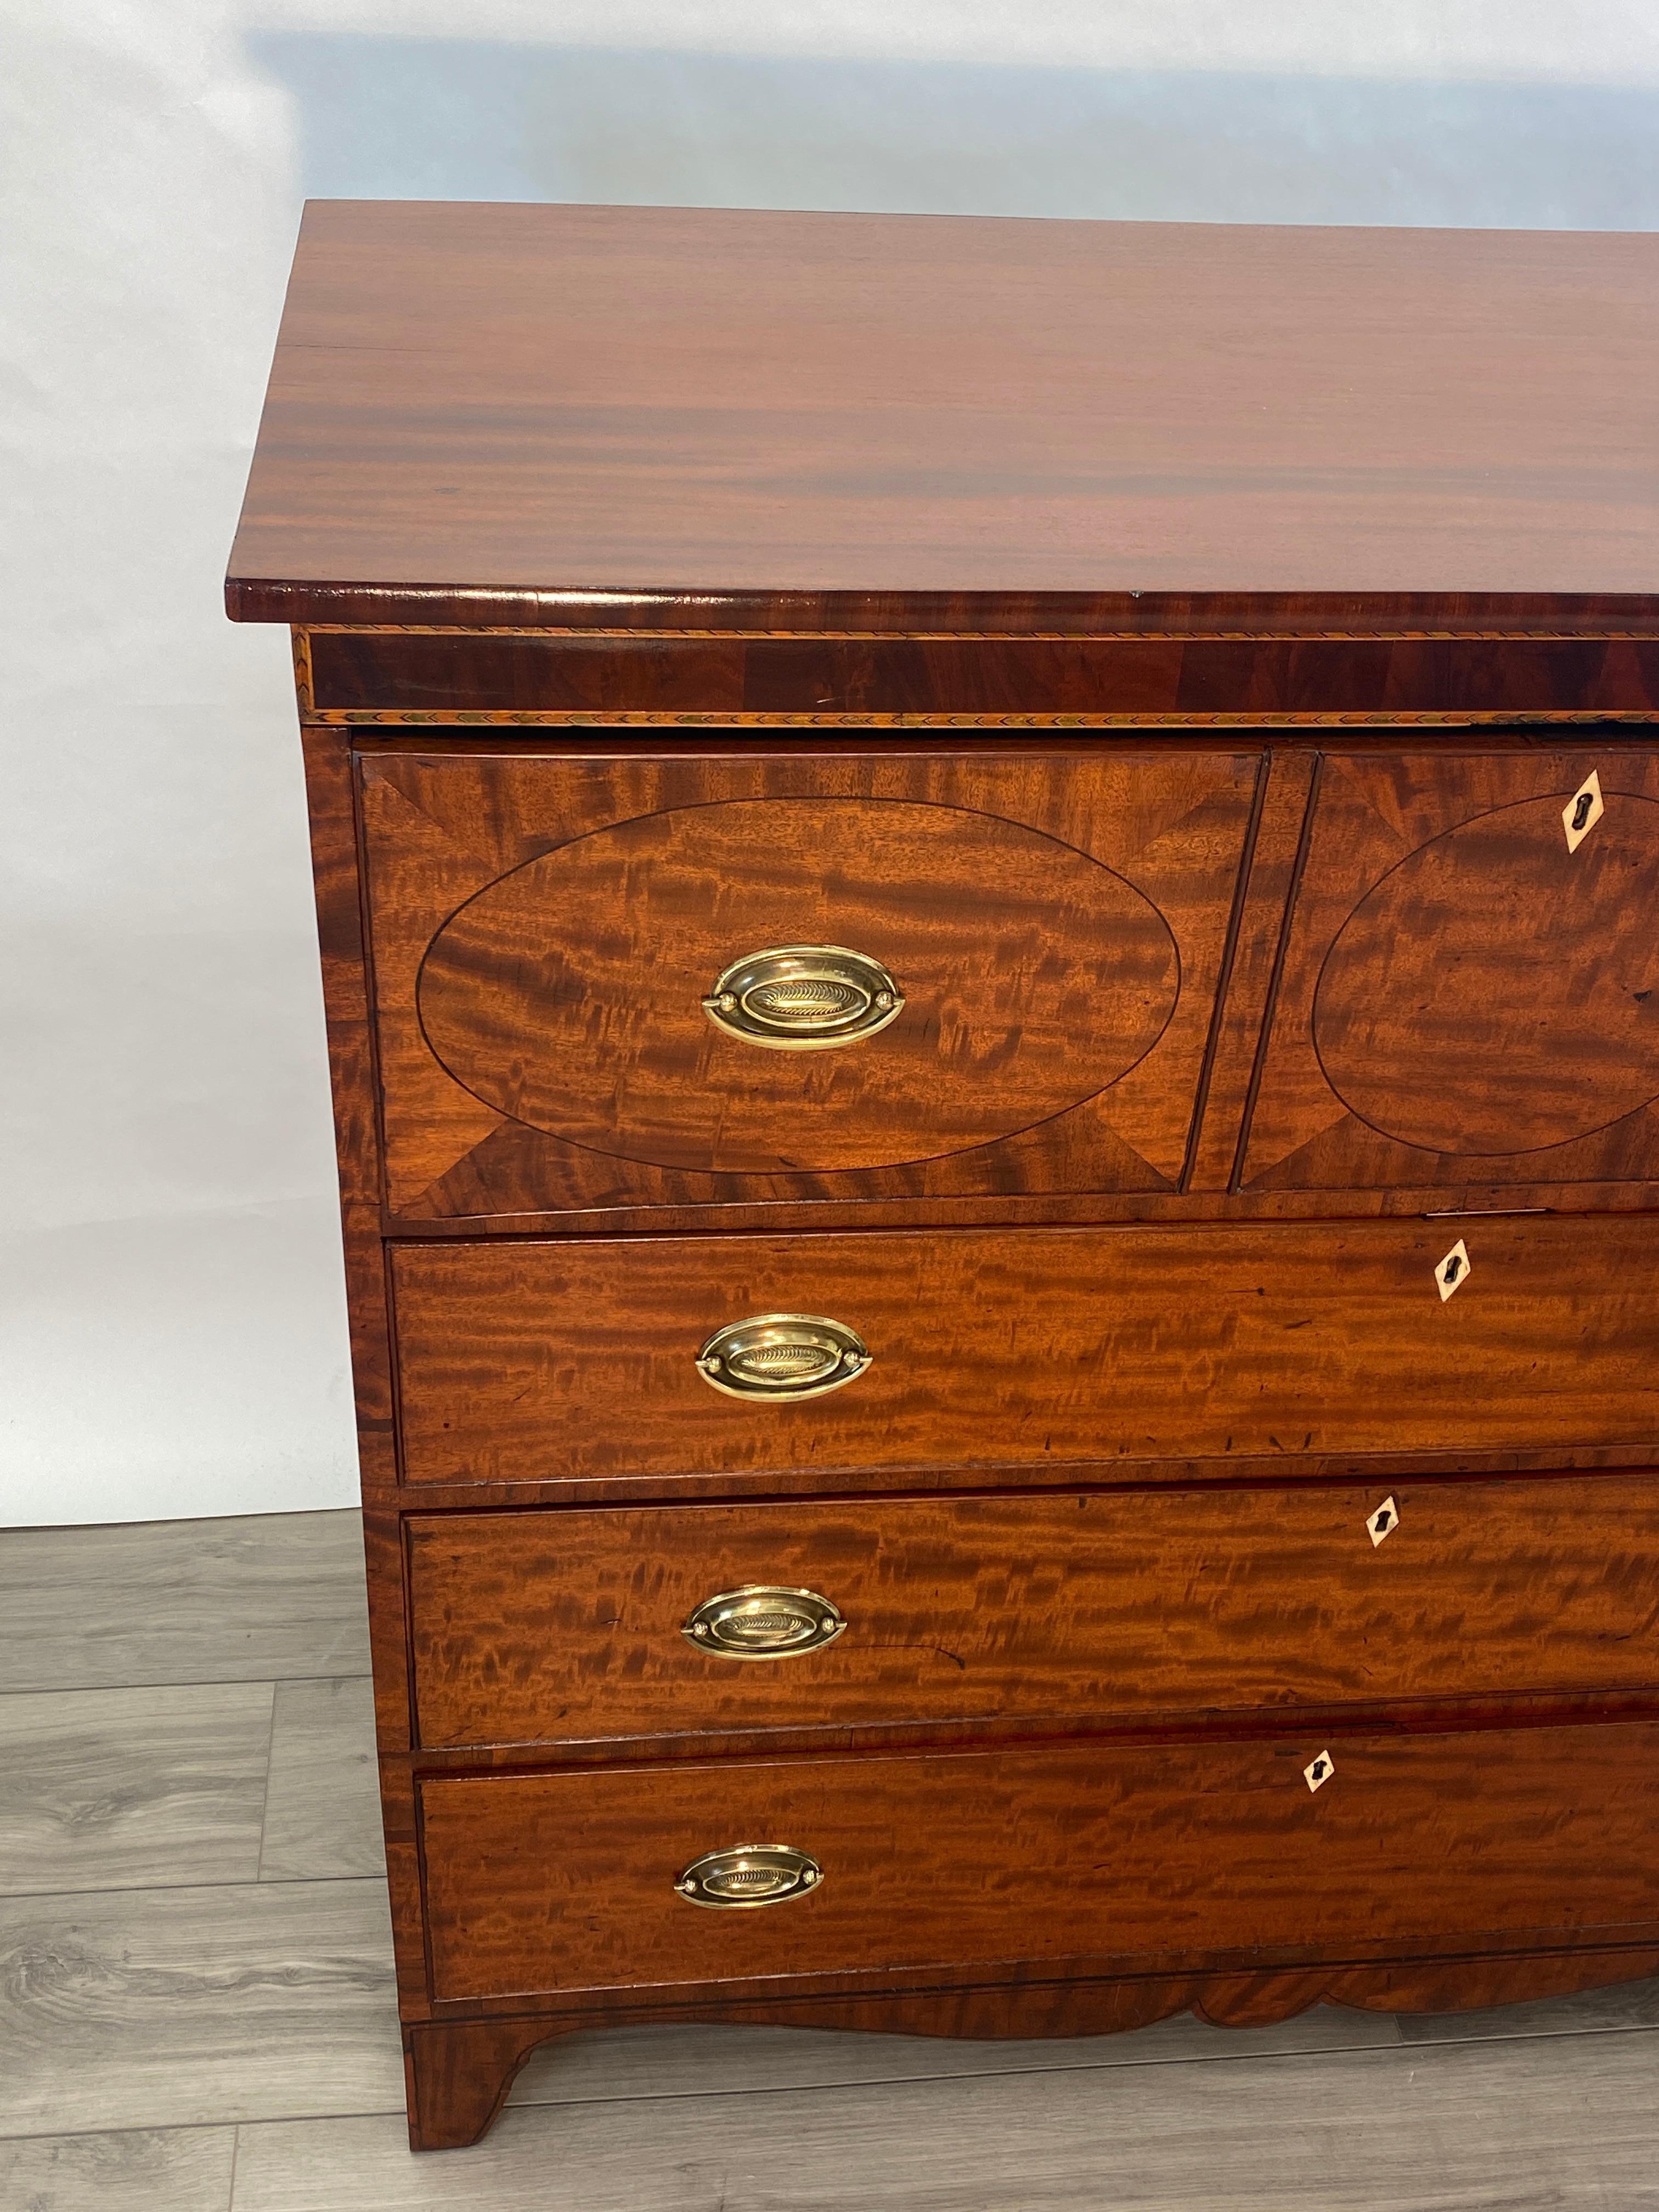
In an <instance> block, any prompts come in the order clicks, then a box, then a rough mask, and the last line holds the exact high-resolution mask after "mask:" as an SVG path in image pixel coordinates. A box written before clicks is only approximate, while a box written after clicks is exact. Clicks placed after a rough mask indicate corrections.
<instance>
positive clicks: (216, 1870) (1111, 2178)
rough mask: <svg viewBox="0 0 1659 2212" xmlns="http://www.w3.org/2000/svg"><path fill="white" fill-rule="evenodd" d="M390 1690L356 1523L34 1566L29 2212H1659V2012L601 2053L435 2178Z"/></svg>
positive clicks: (15, 2038) (713, 2039)
mask: <svg viewBox="0 0 1659 2212" xmlns="http://www.w3.org/2000/svg"><path fill="white" fill-rule="evenodd" d="M367 1675H368V1656H367V1644H366V1636H365V1630H364V1615H363V1589H362V1555H361V1545H360V1539H359V1534H358V1529H357V1524H356V1516H353V1515H349V1514H301V1515H285V1516H271V1517H270V1518H269V1519H264V1520H240V1521H234V1522H232V1521H215V1522H168V1523H160V1524H155V1525H153V1526H149V1527H132V1528H72V1529H20V1530H13V1531H9V1532H0V2206H3V2207H5V2208H7V2212H10V2208H12V2207H14V2206H15V2207H17V2208H19V2212H161V2208H163V2207H165V2208H166V2212H426V2208H437V2207H440V2206H442V2207H445V2208H453V2212H532V2208H534V2212H612V2208H615V2212H845V2208H847V2207H848V2206H852V2205H856V2206H858V2207H860V2208H861V2212H1115V2208H1120V2207H1121V2208H1123V2212H1131V2208H1133V2212H1153V2208H1156V2212H1247V2208H1248V2212H1303V2208H1307V2212H1316V2208H1318V2212H1362V2208H1363V2212H1408V2208H1409V2212H1544V2208H1546V2207H1548V2208H1552V2212H1560V2209H1561V2208H1566V2209H1567V2212H1574V2208H1577V2207H1580V2206H1583V2207H1584V2208H1586V2212H1588V2208H1590V2207H1595V2208H1596V2212H1647V2208H1653V2212H1659V1983H1645V1984H1632V1985H1628V1986H1626V1987H1624V1988H1621V1989H1618V1990H1605V1991H1593V1992H1589V1993H1587V1994H1586V1995H1583V1996H1574V1997H1567V1998H1563V1999H1559V2000H1557V2001H1555V2002H1551V2003H1547V2004H1532V2005H1520V2006H1515V2007H1512V2008H1509V2009H1508V2010H1506V2011H1502V2012H1489V2013H1471V2014H1464V2015H1453V2016H1449V2017H1446V2018H1438V2017H1425V2016H1418V2015H1408V2016H1405V2017H1402V2018H1401V2019H1399V2020H1397V2021H1396V2020H1394V2019H1391V2018H1388V2017H1385V2016H1383V2015H1372V2014H1367V2013H1348V2012H1340V2011H1334V2010H1323V2011H1317V2012H1314V2013H1310V2014H1308V2015H1304V2017H1303V2018H1302V2019H1300V2020H1297V2021H1287V2022H1285V2024H1284V2025H1283V2026H1282V2027H1277V2028H1272V2029H1265V2030H1261V2031H1255V2032H1251V2033H1228V2032H1225V2031H1221V2030H1218V2029H1213V2028H1207V2027H1200V2025H1199V2024H1198V2023H1197V2022H1196V2021H1192V2020H1190V2019H1183V2020H1176V2021H1164V2022H1162V2023H1160V2024H1159V2025H1158V2026H1157V2027H1151V2028H1147V2029H1145V2030H1143V2031H1141V2032H1140V2033H1138V2034H1135V2035H1127V2036H1117V2037H1110V2038H1103V2039H1081V2040H1077V2041H1072V2042H1063V2043H1010V2044H963V2043H948V2042H934V2041H931V2040H927V2039H921V2038H914V2037H905V2036H885V2035H883V2036H852V2035H841V2034H834V2033H822V2032H816V2031H805V2030H796V2031H791V2030H783V2029H760V2028H735V2027H734V2028H652V2029H636V2030H629V2031H623V2032H619V2033H615V2034H609V2035H599V2034H595V2035H588V2036H580V2037H575V2038H573V2039H570V2040H569V2041H568V2042H566V2043H564V2044H562V2045H557V2046H555V2047H551V2048H550V2049H549V2050H548V2051H544V2053H542V2054H540V2055H539V2056H538V2057H536V2058H535V2059H533V2060H532V2062H531V2063H530V2065H529V2066H527V2067H526V2069H525V2071H524V2073H523V2075H521V2076H520V2081H519V2082H518V2084H517V2086H516V2087H515V2090H514V2093H513V2102H512V2109H510V2110H509V2111H508V2112H507V2113H506V2115H505V2116H504V2117H503V2118H502V2120H501V2124H499V2126H498V2127H497V2129H496V2130H495V2133H494V2134H493V2135H492V2136H490V2137H489V2138H488V2140H487V2141H486V2142H485V2143H484V2144H483V2145H482V2146H481V2147H480V2148H477V2150H473V2151H461V2152H453V2153H450V2154H443V2155H436V2156H430V2157H426V2158H420V2159H416V2158H411V2157H410V2154H409V2151H408V2148H407V2137H406V2136H405V2133H404V2122H403V2116H402V2068H401V2063H400V2058H399V2053H398V2034H397V2023H396V2015H395V2008H394V2005H393V2002H392V1972H391V1955H390V1943H389V1938H388V1933H387V1922H386V1897H385V1887H384V1881H383V1878H382V1874H381V1853H380V1833H379V1820H378V1813H377V1808H376V1805H375V1799H374V1761H373V1730H372V1723H371V1718H370V1708H369V1698H368V1680H367Z"/></svg>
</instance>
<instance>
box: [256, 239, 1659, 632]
mask: <svg viewBox="0 0 1659 2212" xmlns="http://www.w3.org/2000/svg"><path fill="white" fill-rule="evenodd" d="M1656 349H1659V240H1655V239H1653V238H1650V237H1647V236H1644V235H1640V234H1632V235H1624V236H1620V235H1614V234H1601V235H1596V234H1585V233H1573V234H1565V233H1564V234H1553V233H1526V232H1516V231H1495V232H1494V231H1488V232H1478V231H1449V230H1443V231H1434V230H1421V229H1416V230H1395V231H1388V230H1364V229H1354V228H1344V229H1327V230H1316V229H1296V228H1279V227H1266V228H1257V227H1252V226H1248V225H1235V224H1223V225H1216V226H1212V227H1206V226H1202V225H1194V224H1173V223H1108V222H1031V221H1019V220H1012V221H1011V220H1006V219H994V220H985V219H978V218H960V217H938V216H933V217H929V216H866V215H819V214H804V215H803V214H774V213H769V212H760V211H748V210H744V211H735V212H734V211H727V210H678V209H648V208H584V207H568V206H551V205H528V204H525V205H510V206H484V205H471V204H466V205H442V204H431V203H427V204H418V205H398V204H395V203H390V202H372V203H362V202H358V203H351V202H332V203H331V202H323V203H320V204H319V203H313V204H312V205H311V206H310V207H308V208H307V211H306V216H305V220H304V224H303V228H302V230H301V240H300V246H299V252H298V257H297V260H296V264H295V273H294V277H293V281H292V283H291V285H290V289H289V296H288V303H287V307H286V310H285V312H284V315H283V327H282V332H281V336H280V337H279V340H278V344H277V351H276V362H275V366H274V368H273V370H272V375H271V381H270V392H269V396H268V398H267V400H266V404H265V411H264V422H263V425H262V428H261V435H260V443H259V448H258V453H257V454H256V457H255V460H254V464H253V471H252V477H251V480H250V483H249V487H248V495H247V501H246V507H245V508H244V512H243V519H242V524H241V528H240V532H239V533H238V537H237V543H236V547H235V550H234V554H233V556H232V558H231V567H230V603H231V605H232V606H233V608H234V609H235V610H236V611H238V612H240V613H241V614H243V615H245V616H251V617H255V618H258V617H264V618H267V619H270V618H276V619H280V620H294V621H305V620H319V621H328V620H331V619H332V620H355V621H362V620H364V619H369V620H373V619H374V618H375V617H377V616H378V617H379V618H380V619H381V620H383V621H390V622H393V623H397V622H422V621H425V622H434V621H436V622H454V621H457V620H459V621H462V622H465V623H471V624H472V625H473V626H484V625H487V624H489V623H491V622H498V623H499V622H503V621H505V622H507V623H513V622H519V621H522V620H524V619H525V612H526V606H527V605H528V606H533V607H535V608H536V609H537V610H538V613H539V615H540V617H541V618H542V619H548V620H557V619H559V618H560V617H561V615H562V613H563V611H565V610H566V609H567V608H570V609H574V610H575V611H576V612H577V618H578V619H579V620H581V621H584V622H592V620H593V619H594V616H595V612H596V611H599V606H602V605H603V601H602V599H601V600H600V601H599V605H597V606H596V599H595V595H596V594H599V595H603V594H605V593H617V594H622V595H627V596H628V597H630V598H631V599H636V600H637V599H651V598H655V597H659V596H661V597H666V598H668V599H671V600H673V601H674V602H675V603H676V605H677V618H678V622H679V623H680V624H681V625H683V626H685V627H690V628H708V627H718V626H720V623H721V622H722V621H730V620H731V619H732V617H731V615H730V614H729V613H726V611H724V610H723V609H721V608H720V606H719V605H711V604H710V601H711V599H713V600H718V599H720V597H721V596H722V595H733V594H744V593H747V594H751V595H770V596H771V597H772V599H773V600H774V602H775V600H776V599H777V597H778V596H780V595H782V596H785V597H787V596H790V595H797V594H805V595H808V596H810V597H811V598H812V599H818V598H819V596H820V595H825V594H848V595H860V596H865V595H868V596H875V597H878V598H879V599H880V601H881V603H882V604H883V605H884V609H885V610H886V611H887V614H888V619H889V621H890V622H896V626H897V627H898V628H900V629H920V628H925V627H928V626H930V625H929V624H928V623H927V620H926V615H927V612H928V611H930V606H931V603H932V602H933V600H934V599H937V598H938V597H939V596H945V597H948V598H950V599H951V600H952V601H953V603H955V604H957V605H960V606H962V607H963V609H964V611H965V614H966V619H965V620H963V621H962V622H961V623H960V626H961V627H963V628H966V629H985V628H987V627H994V626H997V623H1000V622H1004V621H1006V619H1007V617H1008V615H1009V614H1010V613H1011V612H1012V613H1013V614H1014V616H1015V619H1016V622H1017V623H1018V624H1019V626H1022V627H1024V626H1029V625H1030V623H1031V615H1030V612H1029V611H1027V612H1024V614H1023V620H1022V618H1021V616H1022V611H1021V610H1020V609H1019V606H1018V602H1019V601H1020V599H1021V598H1022V595H1027V594H1054V593H1060V594H1083V595H1101V594H1115V595H1118V598H1119V599H1120V600H1121V602H1123V603H1129V602H1130V595H1132V594H1134V593H1137V592H1139V593H1143V594H1158V593H1168V594H1174V595H1176V596H1177V597H1180V598H1184V597H1185V596H1187V595H1189V594H1193V593H1195V592H1203V593H1205V594H1206V595H1207V596H1208V599H1209V600H1210V602H1211V603H1212V604H1219V605H1220V606H1221V608H1222V610H1223V614H1222V618H1221V619H1220V620H1219V622H1218V624H1217V626H1218V628H1220V629H1237V628H1239V627H1241V626H1243V625H1241V623H1239V622H1238V620H1237V617H1236V616H1235V617H1234V618H1233V619H1231V620H1230V619H1227V618H1226V613H1225V606H1226V601H1227V598H1228V595H1230V594H1234V595H1240V596H1243V595H1249V596H1250V597H1251V598H1252V599H1254V600H1255V603H1256V604H1257V605H1261V604H1262V603H1263V602H1265V603H1266V605H1267V607H1268V608H1270V609H1271V610H1272V611H1273V613H1274V615H1275V616H1276V617H1277V618H1278V619H1279V620H1281V621H1282V620H1283V619H1284V617H1285V613H1286V611H1289V610H1290V609H1291V608H1292V607H1294V606H1297V605H1299V604H1300V602H1301V600H1302V599H1303V598H1304V595H1307V594H1310V593H1323V594H1325V595H1326V596H1327V599H1328V600H1330V601H1334V602H1336V603H1337V604H1338V605H1340V606H1341V607H1343V608H1345V609H1346V620H1345V619H1342V618H1340V617H1339V619H1337V620H1336V621H1334V622H1332V623H1327V624H1325V625H1322V626H1324V627H1331V628H1337V629H1352V628H1354V627H1356V626H1364V621H1365V618H1366V617H1367V615H1368V614H1370V613H1371V611H1372V606H1373V605H1375V604H1376V603H1380V602H1383V601H1386V600H1390V599H1393V598H1394V597H1395V595H1400V594H1407V593H1409V594H1412V595H1413V596H1414V598H1415V600H1416V602H1417V604H1418V605H1419V607H1420V608H1421V609H1422V610H1423V611H1424V613H1425V617H1427V618H1425V620H1423V621H1422V622H1421V623H1420V625H1419V624H1413V625H1412V626H1413V627H1418V626H1420V627H1423V628H1426V629H1436V630H1443V629H1450V628H1455V627H1458V626H1459V625H1458V624H1457V623H1455V621H1453V620H1450V619H1449V615H1450V613H1451V611H1452V609H1453V606H1454V604H1456V605H1460V606H1461V605H1462V602H1463V600H1464V599H1465V598H1466V597H1467V596H1468V595H1481V594H1485V595H1489V596H1498V597H1501V596H1503V595H1506V594H1510V595H1517V596H1518V595H1527V596H1528V598H1530V599H1534V600H1535V601H1541V602H1542V603H1543V604H1544V605H1546V606H1547V607H1548V608H1549V609H1550V610H1552V611H1553V615H1554V617H1555V620H1554V623H1553V624H1552V623H1551V621H1550V619H1549V618H1548V617H1547V618H1546V621H1545V623H1543V624H1542V625H1541V626H1542V627H1551V626H1559V618H1560V616H1561V614H1562V613H1564V612H1565V607H1564V605H1563V601H1564V600H1565V599H1566V598H1569V597H1571V596H1574V595H1580V594H1586V593H1592V594H1616V593H1621V592H1624V593H1631V594H1650V593H1651V591H1652V586H1653V569H1652V561H1651V549H1652V543H1653V536H1654V526H1655V518H1656V507H1659V470H1656V434H1655V426H1654V417H1653V412H1652V409H1651V406H1650V386H1651V380H1652V362H1653V359H1654V356H1655V352H1656ZM272 586H282V587H283V589H281V590H273V589H271V588H270V587H272ZM837 611H840V610H839V609H837ZM1046 612H1047V610H1045V613H1046ZM1162 613H1164V611H1163V610H1159V609H1146V610H1141V611H1137V612H1136V615H1135V617H1134V620H1133V623H1132V624H1131V625H1130V626H1133V627H1139V626H1140V625H1141V624H1142V623H1145V622H1146V620H1147V619H1148V617H1149V615H1150V616H1151V617H1152V624H1153V626H1154V627H1158V628H1164V627H1168V626H1169V623H1168V620H1167V615H1166V614H1165V616H1164V619H1162V620H1160V619H1158V616H1159V615H1160V614H1162ZM990 617H996V621H993V620H992V619H990ZM611 619H612V620H613V621H614V620H616V619H617V617H616V613H615V611H614V605H613V608H612V609H611ZM1051 622H1052V617H1051V616H1050V617H1049V619H1048V620H1041V619H1039V621H1038V622H1037V623H1036V627H1048V626H1050V625H1051ZM755 626H757V627H761V628H766V627H775V626H777V625H776V624H775V623H766V622H761V623H758V624H756V625H755ZM784 626H786V627H787V623H786V624H785V625H784ZM849 626H851V627H855V628H863V627H866V626H868V625H867V623H857V622H854V623H851V624H850V625H849ZM1114 626H1122V624H1121V621H1120V623H1116V624H1115V625H1114Z"/></svg>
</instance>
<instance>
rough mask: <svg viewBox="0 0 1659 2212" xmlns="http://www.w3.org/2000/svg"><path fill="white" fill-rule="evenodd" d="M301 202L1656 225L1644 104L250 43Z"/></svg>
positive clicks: (1348, 86)
mask: <svg viewBox="0 0 1659 2212" xmlns="http://www.w3.org/2000/svg"><path fill="white" fill-rule="evenodd" d="M250 43H251V49H252V57H253V59H254V61H255V64H256V65H257V66H258V67H259V68H260V69H261V70H262V71H263V72H264V74H266V75H267V76H270V77H273V78H275V79H276V81H277V82H279V83H280V84H281V85H282V86H283V88H285V89H286V90H287V91H288V93H289V95H290V96H291V98H292V99H293V100H294V103H295V109H296V111H297V114H298V117H299V119H300V123H301V131H302V143H303V161H304V185H305V190H306V191H307V195H309V196H312V197H321V198H350V199H379V198H411V199H518V200H578V201H593V202H604V201H616V202H632V203H634V204H658V205H677V204H678V205H690V206H724V207H803V208H842V209H860V210H872V211H879V210H900V211H906V212H914V213H918V214H941V215H945V214H980V215H1048V216H1127V217H1139V218H1143V219H1152V220H1164V221H1192V222H1327V223H1370V222H1374V223H1451V224H1468V225H1472V226H1475V227H1479V228H1505V227H1516V226H1519V227H1523V228H1541V229H1569V230H1571V229H1585V230H1603V229H1626V230H1646V229H1652V228H1659V161H1655V160H1654V158H1653V149H1654V146H1655V144H1656V143H1659V93H1656V92H1653V91H1651V90H1644V91H1638V92H1621V91H1619V90H1615V89H1608V88H1596V87H1585V86H1560V87H1554V86H1548V85H1535V84H1528V85H1522V84H1462V83H1432V82H1425V83H1417V82H1413V83H1401V82H1371V81H1367V80H1363V79H1358V78H1328V77H1326V78H1319V77H1271V76H1203V75H1190V74H1184V73H1175V72H1170V73H1162V72H1160V73H1148V72H1141V73H1124V74H1118V73H1115V72H1112V73H1109V72H1106V71H1102V70H1048V69H1018V68H1008V69H1002V68H987V67H982V66H965V65H958V64H948V63H945V64H915V63H890V62H842V61H816V60H803V59H799V58H791V59H770V58H726V57H720V56H708V55H696V54H675V53H661V52H641V53H612V52H594V51H592V50H591V49H571V48H562V47H558V46H507V45H499V44H496V45H483V44H472V43H468V42H466V41H464V40H423V39H383V38H329V37H319V36H313V35H309V34H307V35H300V34H266V35H261V36H258V37H255V38H254V39H252V40H251V42H250Z"/></svg>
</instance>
